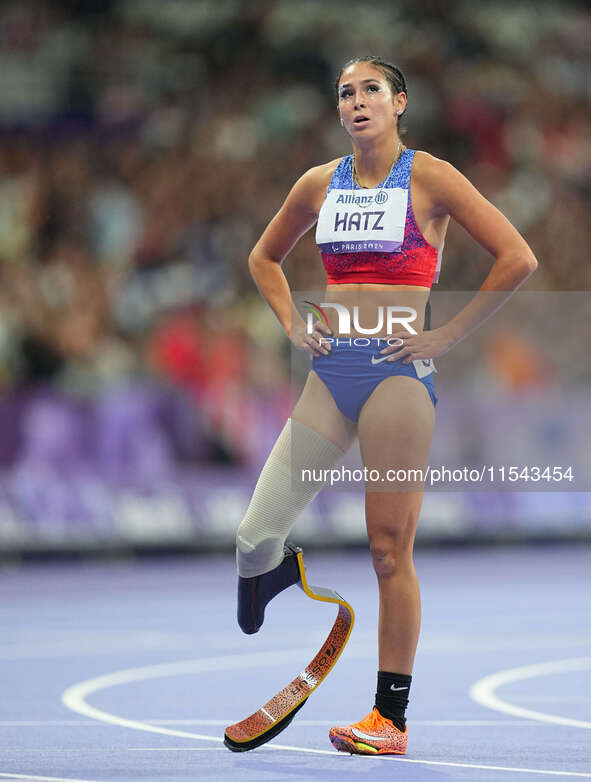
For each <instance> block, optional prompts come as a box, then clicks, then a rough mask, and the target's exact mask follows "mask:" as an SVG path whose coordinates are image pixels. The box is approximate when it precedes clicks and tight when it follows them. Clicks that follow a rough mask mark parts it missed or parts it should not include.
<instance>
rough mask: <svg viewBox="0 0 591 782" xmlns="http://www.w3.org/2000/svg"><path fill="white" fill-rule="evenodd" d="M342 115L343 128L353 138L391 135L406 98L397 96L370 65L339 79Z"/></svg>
mask: <svg viewBox="0 0 591 782" xmlns="http://www.w3.org/2000/svg"><path fill="white" fill-rule="evenodd" d="M338 93H339V105H338V108H339V114H340V117H341V122H342V124H343V127H344V128H345V130H346V131H347V133H349V135H350V136H352V137H353V138H360V137H362V136H363V137H365V136H368V137H369V136H371V137H373V136H374V135H377V134H380V133H382V132H384V131H387V132H389V133H391V132H392V131H393V129H394V128H395V127H396V112H397V111H400V112H402V111H404V107H405V105H406V95H405V94H404V93H403V92H400V93H398V95H396V96H393V95H392V90H391V88H390V84H389V82H388V80H387V79H386V77H385V76H384V74H383V73H382V71H381V70H380V69H379V68H375V67H374V66H373V65H370V64H369V63H367V62H358V63H355V64H354V65H350V66H349V67H348V68H346V69H345V70H344V71H343V73H342V75H341V78H340V79H339V88H338Z"/></svg>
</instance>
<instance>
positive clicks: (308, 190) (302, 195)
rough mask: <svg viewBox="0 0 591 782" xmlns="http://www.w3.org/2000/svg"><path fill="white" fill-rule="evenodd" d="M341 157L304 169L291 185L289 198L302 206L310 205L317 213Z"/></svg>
mask: <svg viewBox="0 0 591 782" xmlns="http://www.w3.org/2000/svg"><path fill="white" fill-rule="evenodd" d="M343 159H344V158H342V157H340V158H335V159H334V160H330V161H329V162H328V163H322V164H321V165H319V166H313V167H312V168H309V169H308V170H307V171H305V172H304V173H303V174H302V175H301V177H300V178H299V179H298V180H297V182H296V183H295V185H294V186H293V188H292V191H291V193H290V200H291V201H293V202H295V203H298V204H300V205H302V206H304V205H308V206H311V207H312V209H313V211H315V212H316V213H318V210H319V209H320V206H321V204H322V201H323V200H324V198H325V196H326V191H327V189H328V186H329V185H330V182H331V179H332V177H333V174H334V172H335V170H336V168H337V166H338V165H339V163H340V162H341V161H342V160H343Z"/></svg>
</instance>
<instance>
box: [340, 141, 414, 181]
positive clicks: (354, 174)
mask: <svg viewBox="0 0 591 782" xmlns="http://www.w3.org/2000/svg"><path fill="white" fill-rule="evenodd" d="M401 148H402V141H399V142H398V148H397V150H396V154H395V155H394V162H393V163H392V168H391V169H390V172H389V174H388V176H387V177H386V178H385V179H384V182H387V181H388V179H389V178H390V174H391V173H392V171H394V166H395V165H396V163H398V160H399V159H400V155H401V154H402V152H404V150H405V149H406V147H404V148H402V149H401ZM353 181H354V182H355V184H356V185H357V187H360V188H361V189H362V190H367V189H368V188H367V187H365V185H361V184H359V180H358V179H357V169H356V168H355V153H353ZM379 186H380V185H378V187H379Z"/></svg>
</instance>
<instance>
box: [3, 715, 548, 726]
mask: <svg viewBox="0 0 591 782" xmlns="http://www.w3.org/2000/svg"><path fill="white" fill-rule="evenodd" d="M238 719H239V718H238V717H236V715H234V717H228V719H225V720H195V719H191V720H149V719H145V718H143V717H142V718H141V719H140V720H139V721H140V722H145V723H147V724H148V725H208V726H212V725H214V726H220V727H225V726H226V725H231V724H232V723H234V722H236V721H237V720H238ZM350 722H354V720H353V719H343V718H342V717H339V718H337V719H333V720H297V722H294V723H293V726H292V727H295V728H298V727H302V728H323V727H327V728H330V727H332V726H333V725H337V724H341V723H342V724H343V725H348V724H349V723H350ZM407 722H408V724H409V725H412V726H415V725H417V726H419V725H420V726H421V727H442V728H445V727H449V728H471V727H478V728H484V727H501V728H505V727H507V728H509V727H510V728H514V727H521V726H527V725H535V726H536V727H538V728H539V727H540V723H539V722H538V721H536V720H508V719H503V720H407ZM78 727H82V728H92V727H94V728H102V727H104V725H103V721H102V720H101V721H100V722H99V721H97V720H0V728H78Z"/></svg>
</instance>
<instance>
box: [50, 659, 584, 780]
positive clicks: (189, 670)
mask: <svg viewBox="0 0 591 782" xmlns="http://www.w3.org/2000/svg"><path fill="white" fill-rule="evenodd" d="M308 652H309V650H306V652H305V653H306V654H307V653H308ZM303 654H304V652H303V651H302V650H301V649H298V650H292V651H291V652H289V653H285V652H282V653H281V654H278V653H277V652H256V653H253V654H244V655H227V656H220V657H213V658H208V659H202V660H184V661H181V662H177V663H163V664H161V665H148V666H143V667H141V668H129V669H127V670H123V671H115V672H113V673H110V674H105V675H103V676H97V677H96V678H94V679H87V680H86V681H83V682H80V683H79V684H74V685H72V686H71V687H68V689H67V690H65V692H64V693H63V695H62V703H63V704H64V706H66V707H67V708H69V709H72V711H75V712H77V713H79V714H82V715H84V716H86V717H92V718H93V719H99V720H103V721H104V722H108V723H110V724H112V725H119V726H121V727H126V728H132V729H134V730H141V731H147V732H151V733H162V734H165V735H169V736H178V737H180V738H189V739H197V740H200V741H214V742H215V743H216V744H217V743H221V742H222V737H221V736H208V735H204V734H201V733H189V732H188V731H180V730H174V729H172V728H166V727H164V726H160V725H149V724H148V723H145V722H140V721H138V720H129V719H125V718H124V717H119V716H118V715H116V714H111V713H109V712H106V711H102V710H100V709H96V708H94V707H93V706H90V705H89V704H88V703H86V700H85V698H86V697H88V696H89V695H92V694H93V693H96V692H99V691H102V690H105V689H107V688H109V687H116V686H118V685H122V684H127V683H130V682H138V681H146V680H148V679H155V678H163V677H169V676H182V675H186V674H195V673H205V672H210V671H221V670H227V669H228V668H239V669H241V670H244V669H245V668H257V667H268V666H269V665H278V664H283V663H285V662H291V661H292V658H295V659H297V660H301V658H302V655H303ZM186 749H187V750H189V751H190V749H191V748H186ZM260 749H261V750H264V751H265V750H266V751H287V752H301V753H302V752H303V753H305V754H313V755H328V756H331V757H333V758H335V757H338V756H339V755H340V756H341V757H348V755H347V754H346V753H338V752H336V751H335V750H323V749H312V748H309V747H294V746H291V745H286V744H265V745H264V746H262V747H261V748H260ZM182 750H183V748H180V751H182ZM171 751H179V749H175V750H171ZM368 757H371V756H368ZM380 759H381V760H383V759H385V758H384V756H382V757H381V758H380ZM337 762H340V761H337ZM395 762H400V763H415V764H419V765H427V766H443V767H446V768H475V769H481V770H486V771H511V772H514V773H516V774H545V775H549V776H564V777H579V778H581V779H591V773H584V772H579V771H556V770H546V769H533V768H512V767H510V766H489V765H483V764H474V763H453V762H450V761H438V760H420V759H418V758H417V759H415V758H400V757H398V758H396V759H395Z"/></svg>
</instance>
